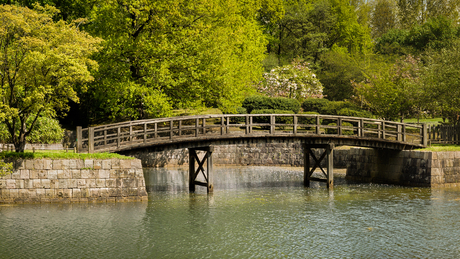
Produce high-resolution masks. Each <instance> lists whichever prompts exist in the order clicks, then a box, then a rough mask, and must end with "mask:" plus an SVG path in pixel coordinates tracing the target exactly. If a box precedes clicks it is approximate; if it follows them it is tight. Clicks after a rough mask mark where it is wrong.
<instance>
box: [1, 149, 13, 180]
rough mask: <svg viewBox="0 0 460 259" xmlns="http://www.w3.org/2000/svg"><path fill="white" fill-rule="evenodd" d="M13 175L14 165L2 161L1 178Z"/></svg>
mask: <svg viewBox="0 0 460 259" xmlns="http://www.w3.org/2000/svg"><path fill="white" fill-rule="evenodd" d="M0 154H1V153H0ZM11 173H13V163H6V162H4V161H0V177H2V176H5V175H8V174H11Z"/></svg>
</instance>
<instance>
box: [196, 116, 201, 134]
mask: <svg viewBox="0 0 460 259" xmlns="http://www.w3.org/2000/svg"><path fill="white" fill-rule="evenodd" d="M199 127H200V119H196V120H195V137H198V134H199V132H200V130H199Z"/></svg>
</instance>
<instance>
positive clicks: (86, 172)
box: [80, 169, 90, 179]
mask: <svg viewBox="0 0 460 259" xmlns="http://www.w3.org/2000/svg"><path fill="white" fill-rule="evenodd" d="M89 171H90V170H87V169H82V170H80V177H81V178H82V179H87V178H89V177H90V173H89Z"/></svg>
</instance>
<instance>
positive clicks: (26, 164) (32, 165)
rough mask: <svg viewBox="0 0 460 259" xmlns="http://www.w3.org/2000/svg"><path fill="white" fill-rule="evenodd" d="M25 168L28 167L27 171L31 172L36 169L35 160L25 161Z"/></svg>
mask: <svg viewBox="0 0 460 259" xmlns="http://www.w3.org/2000/svg"><path fill="white" fill-rule="evenodd" d="M25 167H26V168H25V169H29V170H31V169H35V167H34V160H26V161H25Z"/></svg>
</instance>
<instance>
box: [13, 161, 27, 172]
mask: <svg viewBox="0 0 460 259" xmlns="http://www.w3.org/2000/svg"><path fill="white" fill-rule="evenodd" d="M13 167H14V168H15V169H16V170H23V169H26V164H25V160H23V159H17V160H15V161H14V163H13Z"/></svg>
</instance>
